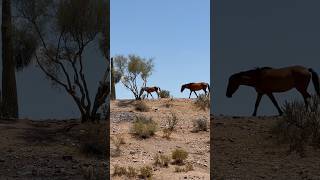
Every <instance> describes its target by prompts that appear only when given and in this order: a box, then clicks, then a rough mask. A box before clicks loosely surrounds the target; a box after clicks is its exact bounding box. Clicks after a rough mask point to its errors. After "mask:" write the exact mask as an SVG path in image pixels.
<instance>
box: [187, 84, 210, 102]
mask: <svg viewBox="0 0 320 180" xmlns="http://www.w3.org/2000/svg"><path fill="white" fill-rule="evenodd" d="M186 88H187V89H189V90H190V95H189V98H190V97H191V93H192V92H194V94H195V95H196V96H197V97H198V95H197V93H196V91H200V90H203V91H204V93H205V94H207V88H208V91H209V92H210V86H209V84H208V83H205V82H199V83H189V84H184V85H182V86H181V92H183V91H184V89H186Z"/></svg>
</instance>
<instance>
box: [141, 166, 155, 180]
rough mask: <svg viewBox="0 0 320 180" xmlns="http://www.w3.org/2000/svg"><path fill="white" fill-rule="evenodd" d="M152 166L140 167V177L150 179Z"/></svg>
mask: <svg viewBox="0 0 320 180" xmlns="http://www.w3.org/2000/svg"><path fill="white" fill-rule="evenodd" d="M152 172H153V170H152V167H150V166H143V167H141V168H140V177H141V178H143V179H151V178H152V175H153V174H152Z"/></svg>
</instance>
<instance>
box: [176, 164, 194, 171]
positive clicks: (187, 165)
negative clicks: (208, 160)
mask: <svg viewBox="0 0 320 180" xmlns="http://www.w3.org/2000/svg"><path fill="white" fill-rule="evenodd" d="M193 170H194V169H193V165H192V164H191V163H187V164H186V166H185V167H184V168H181V167H175V172H177V173H180V172H189V171H193Z"/></svg>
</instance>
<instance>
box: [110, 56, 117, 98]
mask: <svg viewBox="0 0 320 180" xmlns="http://www.w3.org/2000/svg"><path fill="white" fill-rule="evenodd" d="M115 99H116V87H115V82H114V69H113V58H111V100H115Z"/></svg>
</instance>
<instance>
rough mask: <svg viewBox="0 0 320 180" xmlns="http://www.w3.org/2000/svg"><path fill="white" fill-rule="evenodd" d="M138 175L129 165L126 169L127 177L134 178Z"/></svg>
mask: <svg viewBox="0 0 320 180" xmlns="http://www.w3.org/2000/svg"><path fill="white" fill-rule="evenodd" d="M137 176H138V173H137V170H136V169H135V168H134V167H131V166H129V167H128V170H127V177H129V178H135V177H137Z"/></svg>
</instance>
